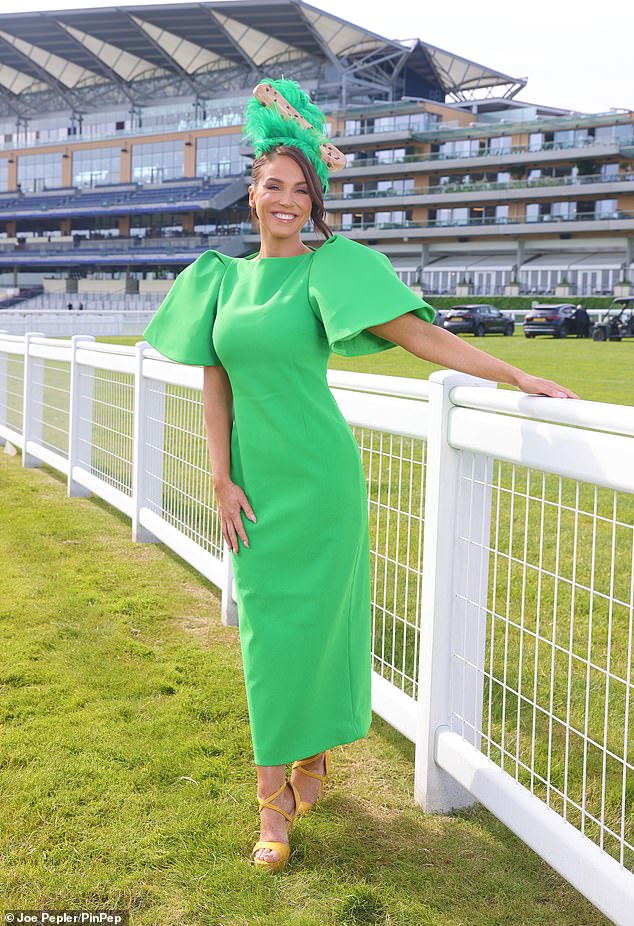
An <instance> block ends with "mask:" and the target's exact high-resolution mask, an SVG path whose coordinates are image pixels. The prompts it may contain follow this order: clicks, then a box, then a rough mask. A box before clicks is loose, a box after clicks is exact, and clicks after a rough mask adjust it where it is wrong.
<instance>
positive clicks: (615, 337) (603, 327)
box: [592, 296, 634, 341]
mask: <svg viewBox="0 0 634 926" xmlns="http://www.w3.org/2000/svg"><path fill="white" fill-rule="evenodd" d="M623 338H634V296H620V297H619V298H617V299H614V300H613V301H612V302H611V304H610V305H609V306H608V308H607V309H606V310H605V312H604V313H603V315H601V317H600V318H599V320H598V321H597V322H595V324H594V328H593V329H592V340H593V341H621V340H623Z"/></svg>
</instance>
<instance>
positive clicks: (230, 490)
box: [214, 479, 256, 553]
mask: <svg viewBox="0 0 634 926" xmlns="http://www.w3.org/2000/svg"><path fill="white" fill-rule="evenodd" d="M214 491H215V493H216V498H217V499H218V511H219V512H220V527H221V529H222V536H223V537H224V538H225V540H226V541H227V543H228V544H229V546H230V547H231V550H232V551H233V553H237V552H238V538H237V536H236V534H239V535H240V537H241V538H242V542H243V544H244V545H245V547H248V546H249V541H248V539H247V535H246V533H245V530H244V526H243V524H242V516H241V514H240V511H241V509H242V508H244V511H245V513H246V516H247V517H248V518H250V519H251V521H255V520H256V518H255V514H254V513H253V509H252V508H251V505H250V504H249V500H248V499H247V497H246V495H245V494H244V492H243V491H242V489H241V488H240V486H239V485H238V484H237V483H235V482H232V481H231V480H230V479H227V480H224V481H223V482H221V483H218V484H216V483H214Z"/></svg>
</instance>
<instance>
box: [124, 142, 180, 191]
mask: <svg viewBox="0 0 634 926" xmlns="http://www.w3.org/2000/svg"><path fill="white" fill-rule="evenodd" d="M184 153H185V148H184V142H183V141H182V140H174V141H159V142H143V143H142V144H135V145H133V146H132V179H133V180H136V181H137V182H139V183H160V182H161V181H163V180H173V179H177V178H180V177H182V176H183V173H184Z"/></svg>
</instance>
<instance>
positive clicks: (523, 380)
mask: <svg viewBox="0 0 634 926" xmlns="http://www.w3.org/2000/svg"><path fill="white" fill-rule="evenodd" d="M517 388H518V389H521V391H522V392H528V393H529V394H531V395H545V396H550V397H551V398H553V399H578V398H579V396H578V395H576V393H574V392H572V390H571V389H567V388H566V386H560V385H559V383H554V382H553V381H552V380H551V379H542V378H541V377H540V376H531V375H530V373H523V374H521V376H518V377H517Z"/></svg>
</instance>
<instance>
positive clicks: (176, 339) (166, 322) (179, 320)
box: [143, 250, 230, 366]
mask: <svg viewBox="0 0 634 926" xmlns="http://www.w3.org/2000/svg"><path fill="white" fill-rule="evenodd" d="M228 260H230V258H227V257H226V256H225V255H224V254H220V253H219V252H218V251H214V250H209V251H204V252H203V253H202V254H201V255H200V257H197V258H196V260H195V261H193V263H191V264H190V265H189V266H188V267H185V269H184V270H183V271H182V272H181V273H179V275H178V276H177V277H176V279H175V280H174V282H173V284H172V288H171V289H170V291H169V292H168V294H167V296H166V297H165V299H164V300H163V302H162V303H161V304H160V306H159V307H158V309H157V310H156V313H155V315H154V316H153V318H152V320H151V321H150V323H149V324H148V325H147V327H146V329H145V331H144V332H143V338H144V339H145V340H146V341H147V342H148V343H149V344H151V345H152V347H155V348H156V350H157V351H159V353H161V354H163V356H164V357H168V358H169V359H170V360H176V361H177V362H178V363H189V364H194V365H195V366H216V365H217V364H219V363H220V360H219V359H218V355H217V354H216V351H215V350H214V346H213V343H212V340H211V335H212V331H213V326H214V321H215V318H216V308H217V303H218V293H219V291H220V284H221V282H222V278H223V276H224V273H225V270H226V267H227V264H226V261H228Z"/></svg>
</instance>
